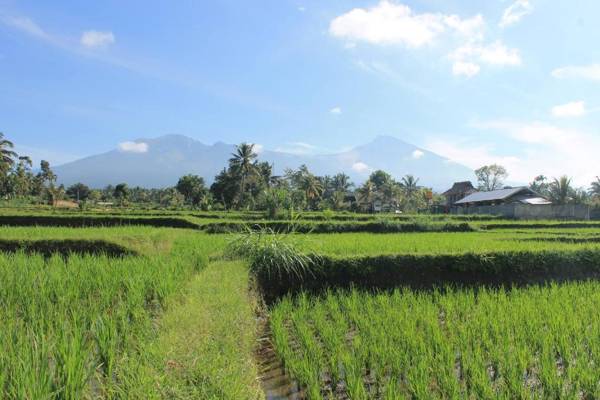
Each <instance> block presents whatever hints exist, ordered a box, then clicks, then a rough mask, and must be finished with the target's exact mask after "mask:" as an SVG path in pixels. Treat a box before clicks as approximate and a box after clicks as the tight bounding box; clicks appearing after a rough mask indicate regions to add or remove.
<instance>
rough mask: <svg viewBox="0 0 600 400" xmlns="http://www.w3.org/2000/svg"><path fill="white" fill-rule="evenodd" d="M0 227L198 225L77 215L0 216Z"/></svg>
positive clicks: (158, 219) (176, 220)
mask: <svg viewBox="0 0 600 400" xmlns="http://www.w3.org/2000/svg"><path fill="white" fill-rule="evenodd" d="M0 225H7V226H63V227H71V228H80V227H90V226H122V225H145V226H154V227H167V228H188V229H198V227H199V226H198V225H197V224H194V223H193V222H190V221H188V220H186V219H183V218H162V217H140V218H130V217H126V216H123V217H117V216H78V215H2V216H0Z"/></svg>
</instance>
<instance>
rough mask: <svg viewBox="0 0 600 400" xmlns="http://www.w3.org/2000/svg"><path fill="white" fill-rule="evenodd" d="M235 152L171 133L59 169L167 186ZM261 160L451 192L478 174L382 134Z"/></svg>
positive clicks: (69, 180) (78, 178)
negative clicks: (343, 146)
mask: <svg viewBox="0 0 600 400" xmlns="http://www.w3.org/2000/svg"><path fill="white" fill-rule="evenodd" d="M234 150H235V145H230V144H226V143H223V142H217V143H215V144H213V145H205V144H203V143H201V142H199V141H197V140H194V139H191V138H189V137H186V136H181V135H167V136H161V137H158V138H155V139H138V140H135V141H134V142H127V143H125V144H121V145H120V146H119V148H118V149H115V150H112V151H109V152H107V153H103V154H98V155H94V156H90V157H86V158H83V159H80V160H77V161H73V162H70V163H67V164H63V165H61V166H58V167H56V168H55V172H56V174H57V175H58V177H59V179H58V180H59V182H60V183H63V184H65V185H71V184H73V183H76V182H84V183H85V184H87V185H89V186H91V187H95V188H100V187H104V186H106V185H109V184H112V185H114V184H117V183H120V182H125V183H127V184H129V185H130V186H142V187H154V188H159V187H167V186H173V185H174V184H175V183H176V182H177V180H178V179H179V177H180V176H182V175H185V174H190V173H192V174H197V175H200V176H203V177H204V178H205V179H206V181H207V182H212V181H213V179H214V176H215V175H216V174H217V173H218V172H219V171H221V170H222V169H223V168H224V167H225V166H226V165H227V161H228V159H229V158H230V156H231V153H232V152H233V151H234ZM259 159H260V160H261V161H268V162H269V163H271V164H273V166H274V173H275V174H277V175H280V174H282V173H283V171H284V169H285V168H297V167H299V166H300V165H302V164H306V165H307V166H308V168H309V169H310V170H311V171H312V172H313V173H315V174H317V175H333V174H336V173H338V172H345V173H346V174H348V175H349V176H350V177H351V178H352V180H353V181H354V182H355V183H361V182H364V181H365V180H366V179H367V178H368V176H369V174H370V173H371V172H372V171H373V170H376V169H383V170H385V171H387V172H389V173H390V174H391V175H392V176H394V177H395V178H397V179H399V178H400V177H402V176H404V175H407V174H412V175H415V176H416V177H419V178H420V181H419V183H420V184H422V185H425V186H429V187H433V188H434V190H445V189H447V188H449V187H450V186H451V184H452V183H453V182H455V181H460V180H468V179H471V178H472V176H473V172H472V170H471V169H469V168H467V167H465V166H463V165H460V164H457V163H454V162H451V161H450V160H448V159H446V158H444V157H442V156H440V155H438V154H435V153H432V152H430V151H428V150H425V149H422V148H419V147H416V146H414V145H412V144H410V143H407V142H404V141H402V140H400V139H397V138H395V137H391V136H378V137H377V138H375V139H374V140H373V141H372V142H370V143H367V144H365V145H362V146H357V147H355V148H353V149H351V150H349V151H345V152H340V153H336V154H327V155H305V154H291V153H285V152H279V151H269V150H266V151H262V152H261V153H260V154H259Z"/></svg>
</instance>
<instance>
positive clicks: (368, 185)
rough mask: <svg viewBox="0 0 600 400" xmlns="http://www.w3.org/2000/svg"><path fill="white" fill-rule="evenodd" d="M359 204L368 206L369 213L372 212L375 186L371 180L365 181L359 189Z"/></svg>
mask: <svg viewBox="0 0 600 400" xmlns="http://www.w3.org/2000/svg"><path fill="white" fill-rule="evenodd" d="M358 195H359V202H360V203H362V204H367V205H368V206H369V211H372V210H373V199H374V197H375V184H374V183H373V181H372V180H370V179H369V180H368V181H366V182H365V183H364V184H363V185H362V186H361V187H360V188H359V189H358Z"/></svg>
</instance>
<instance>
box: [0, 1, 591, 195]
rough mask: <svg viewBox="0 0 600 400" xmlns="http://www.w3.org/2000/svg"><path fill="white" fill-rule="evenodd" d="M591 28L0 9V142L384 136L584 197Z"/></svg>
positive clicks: (353, 9)
mask: <svg viewBox="0 0 600 400" xmlns="http://www.w3.org/2000/svg"><path fill="white" fill-rule="evenodd" d="M598 15H600V2H595V1H582V2H577V4H576V5H575V4H574V3H573V2H571V1H566V0H560V1H559V0H504V1H503V0H490V1H485V2H482V1H475V0H472V1H459V0H454V1H452V0H444V1H442V0H422V1H408V0H405V1H392V0H390V1H380V0H371V1H350V0H327V1H323V0H311V1H308V0H307V1H305V0H262V1H260V2H258V1H253V2H251V1H241V0H237V1H235V0H221V1H210V2H209V1H191V0H190V1H176V2H163V1H161V2H159V1H141V0H130V1H120V0H112V1H110V0H108V1H102V2H81V1H75V0H71V1H65V0H54V1H51V2H40V1H14V0H0V121H2V122H1V126H0V130H1V131H3V132H5V134H6V135H7V136H8V137H9V138H10V139H12V140H13V141H15V142H16V143H17V144H18V147H19V150H20V151H21V152H23V153H30V154H32V155H33V156H34V158H35V159H37V160H39V159H40V158H46V159H49V160H51V161H52V162H54V163H61V162H65V161H68V160H71V159H74V158H77V157H79V156H84V155H89V154H94V153H98V152H103V151H108V150H110V149H113V148H116V147H117V146H119V144H120V143H124V142H127V141H130V140H133V139H137V138H141V137H156V136H160V135H164V134H171V133H176V134H183V135H187V136H190V137H193V138H196V139H198V140H201V141H203V142H205V143H213V142H215V141H218V140H221V141H225V142H229V143H239V142H241V141H251V142H255V143H258V144H260V145H261V146H263V147H264V148H269V149H280V150H287V151H292V152H298V153H300V152H314V153H327V152H334V151H339V150H341V149H347V148H349V147H351V146H354V145H357V144H362V143H365V142H368V141H370V140H371V139H372V138H374V137H375V136H377V135H381V134H385V135H392V136H396V137H399V138H402V139H404V140H406V141H409V142H411V143H414V144H416V145H418V146H421V147H424V148H427V149H430V150H433V151H435V152H437V153H439V154H441V155H444V156H446V157H449V158H450V159H452V160H454V161H458V162H461V163H463V164H465V165H467V166H470V167H473V168H475V167H477V166H480V165H482V164H484V163H491V162H498V163H501V164H503V165H505V166H506V167H507V168H508V170H509V173H510V179H511V180H512V181H522V182H525V181H529V180H531V179H532V178H533V176H535V175H537V174H540V173H544V174H546V175H548V176H558V175H559V174H563V173H564V174H568V175H571V176H573V177H574V180H575V182H576V183H577V184H578V185H587V184H588V183H589V182H590V181H591V180H592V178H593V177H594V176H596V175H598V174H600V163H599V162H598V158H599V154H600V151H599V150H600V128H599V127H600V124H599V122H600V91H599V90H598V89H599V88H600V47H599V46H598V45H597V43H598V38H599V37H600V24H598V23H597V16H598ZM123 149H124V150H127V148H126V147H123Z"/></svg>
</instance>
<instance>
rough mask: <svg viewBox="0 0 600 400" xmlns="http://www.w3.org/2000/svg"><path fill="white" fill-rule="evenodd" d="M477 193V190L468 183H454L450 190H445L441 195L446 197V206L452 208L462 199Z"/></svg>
mask: <svg viewBox="0 0 600 400" xmlns="http://www.w3.org/2000/svg"><path fill="white" fill-rule="evenodd" d="M475 192H477V189H475V188H474V187H473V184H472V183H471V182H469V181H465V182H455V183H454V185H452V188H451V189H449V190H446V191H445V192H444V193H442V195H443V196H444V197H446V206H447V207H452V206H453V205H454V203H456V202H457V201H459V200H462V199H464V198H465V197H467V196H468V195H470V194H472V193H475Z"/></svg>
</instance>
